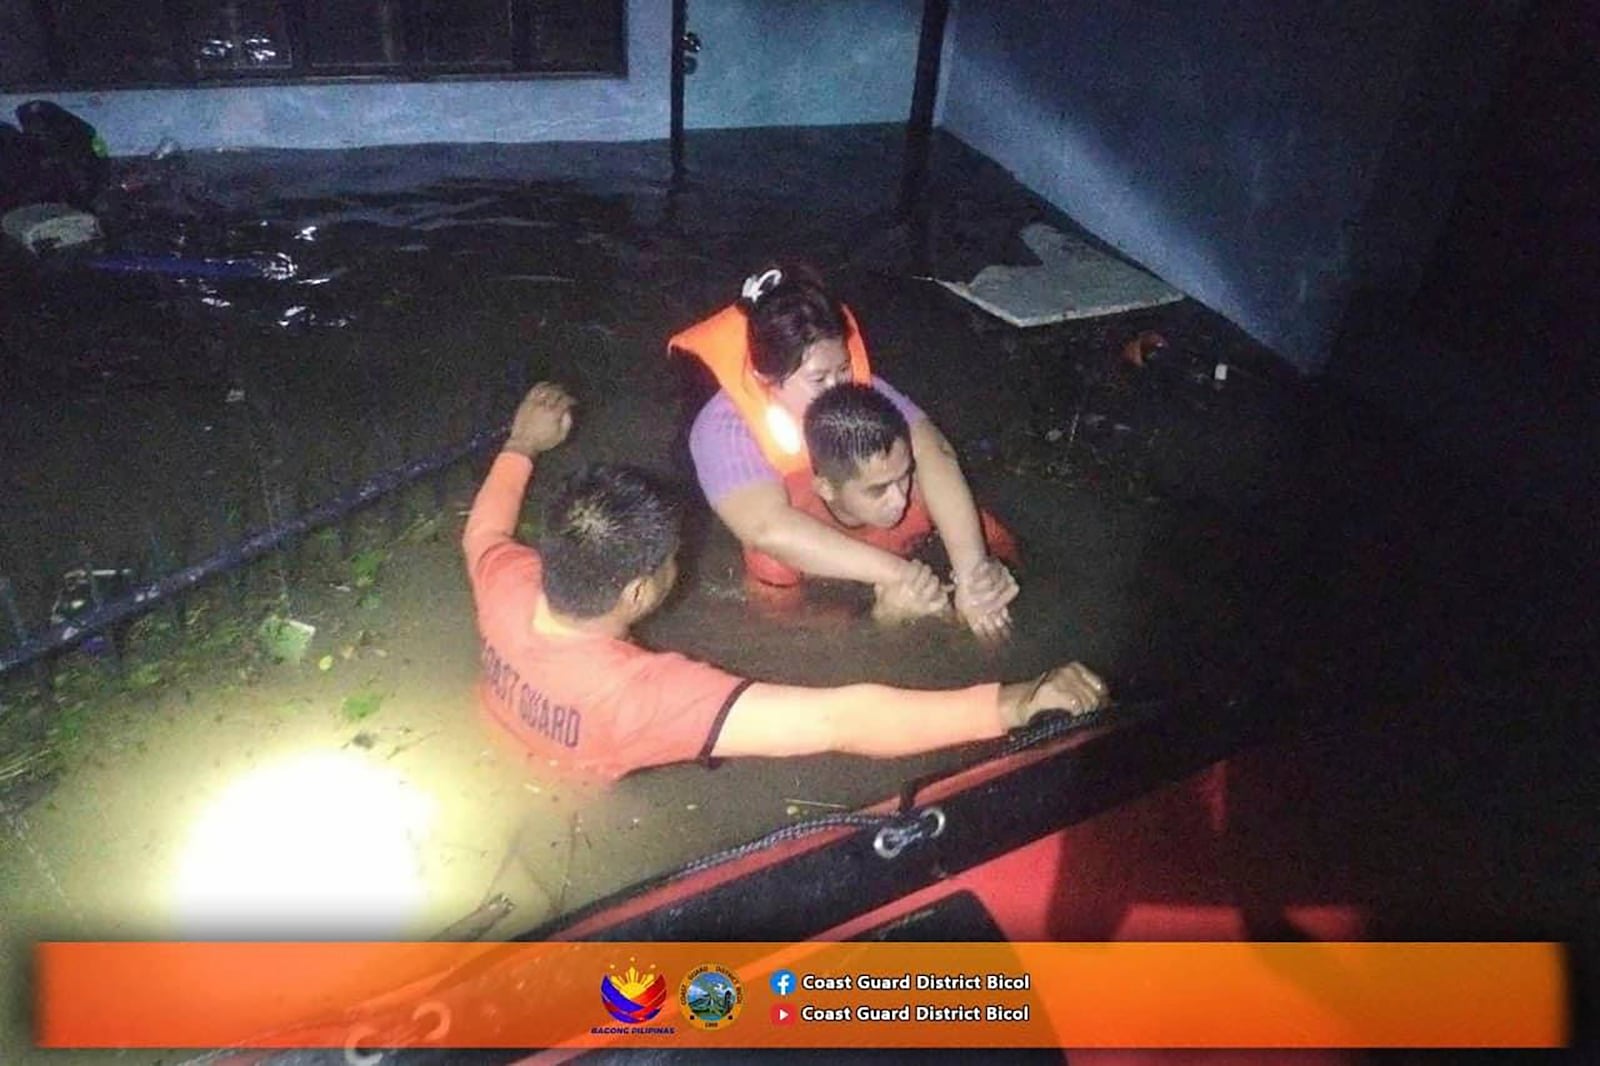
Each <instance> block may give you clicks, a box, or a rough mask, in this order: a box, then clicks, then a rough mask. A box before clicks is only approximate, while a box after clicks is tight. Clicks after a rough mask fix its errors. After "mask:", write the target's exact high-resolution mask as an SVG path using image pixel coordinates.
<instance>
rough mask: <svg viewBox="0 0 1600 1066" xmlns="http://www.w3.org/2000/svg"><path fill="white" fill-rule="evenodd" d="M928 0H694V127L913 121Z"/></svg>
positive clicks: (687, 114) (690, 111)
mask: <svg viewBox="0 0 1600 1066" xmlns="http://www.w3.org/2000/svg"><path fill="white" fill-rule="evenodd" d="M921 27H922V0H825V2H818V0H808V2H795V0H689V28H690V29H691V30H692V31H693V32H694V33H696V34H698V35H699V37H700V39H701V42H702V44H703V47H702V50H701V52H700V55H699V57H698V58H699V69H698V70H697V71H696V72H695V73H694V74H692V75H690V77H689V79H688V82H687V87H686V92H685V104H684V122H685V124H686V125H687V126H689V127H690V128H691V129H721V128H727V127H749V126H837V125H848V124H851V123H870V122H903V121H905V119H906V116H907V114H909V112H910V110H911V90H912V85H913V83H914V82H915V80H916V62H917V40H918V37H919V34H920V32H921Z"/></svg>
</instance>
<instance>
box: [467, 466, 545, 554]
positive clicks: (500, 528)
mask: <svg viewBox="0 0 1600 1066" xmlns="http://www.w3.org/2000/svg"><path fill="white" fill-rule="evenodd" d="M532 476H533V457H532V456H530V455H525V454H520V453H518V452H514V451H503V452H501V453H500V454H499V455H498V456H497V457H496V458H495V461H494V465H493V466H491V467H490V468H489V476H488V477H486V478H484V479H483V485H482V486H481V487H480V488H479V489H478V495H477V498H476V499H474V500H473V501H472V511H471V513H470V514H469V515H468V516H467V528H466V529H465V530H464V531H463V532H462V534H461V550H462V551H463V552H464V553H465V554H466V557H467V571H468V572H469V573H472V574H474V575H475V574H476V573H477V570H478V564H479V563H480V562H482V560H483V557H484V556H485V555H486V554H487V553H488V552H489V550H490V549H491V548H494V547H496V546H497V545H500V544H506V543H509V542H511V541H512V540H513V535H514V534H515V532H516V528H517V518H518V516H519V515H520V514H521V513H522V498H523V495H524V494H525V493H526V492H527V489H528V481H529V479H530V478H531V477H532Z"/></svg>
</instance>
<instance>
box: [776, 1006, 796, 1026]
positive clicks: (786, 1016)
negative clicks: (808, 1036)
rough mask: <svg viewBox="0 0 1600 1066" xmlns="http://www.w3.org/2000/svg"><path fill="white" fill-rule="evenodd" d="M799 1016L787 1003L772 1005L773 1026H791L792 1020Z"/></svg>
mask: <svg viewBox="0 0 1600 1066" xmlns="http://www.w3.org/2000/svg"><path fill="white" fill-rule="evenodd" d="M799 1016H800V1012H799V1011H797V1010H795V1009H794V1008H793V1007H791V1006H789V1004H787V1003H774V1004H773V1005H772V1024H773V1025H793V1024H794V1020H795V1019H796V1018H798V1017H799Z"/></svg>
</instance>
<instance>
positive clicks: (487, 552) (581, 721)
mask: <svg viewBox="0 0 1600 1066" xmlns="http://www.w3.org/2000/svg"><path fill="white" fill-rule="evenodd" d="M532 472H533V463H532V461H531V460H529V459H528V458H526V457H525V456H521V455H516V454H514V453H510V452H504V453H502V454H501V455H500V456H499V458H497V459H496V460H495V463H494V466H493V467H492V469H491V470H490V472H489V477H488V478H487V479H486V480H485V482H484V485H483V488H482V489H481V490H480V491H479V494H478V498H477V500H476V502H475V503H474V504H473V508H472V515H471V517H470V518H469V519H468V522H467V532H466V534H465V536H464V537H463V546H464V548H465V550H466V556H467V572H468V575H469V577H470V579H471V583H472V596H473V600H474V602H475V604H476V606H477V620H478V633H479V635H480V636H481V637H482V641H483V652H482V655H483V664H482V665H483V669H482V676H481V680H480V682H479V686H478V690H479V698H480V700H481V702H482V705H483V708H484V710H485V712H486V713H487V715H488V717H489V718H490V719H491V720H492V721H493V722H494V724H495V725H496V726H497V727H498V728H500V729H502V730H504V731H505V732H506V733H508V734H509V735H510V736H511V737H512V738H513V739H514V740H515V741H516V742H517V744H518V746H519V747H520V748H521V749H522V750H524V751H525V752H526V753H527V755H528V756H529V757H530V758H537V759H543V760H555V761H556V763H557V765H558V766H561V767H564V768H567V769H571V770H577V771H581V772H584V773H588V774H594V775H597V776H600V777H604V778H610V779H615V778H618V777H621V776H623V775H624V774H627V773H629V772H631V771H633V770H639V769H643V768H644V767H647V766H657V765H662V764H665V763H673V762H683V761H685V760H691V759H705V758H709V757H710V754H711V750H712V748H713V747H714V746H715V744H716V741H717V734H718V732H719V731H720V729H721V727H722V722H723V720H724V719H725V718H726V717H727V714H728V712H729V711H730V710H731V709H732V708H733V703H734V701H735V700H736V699H737V698H738V697H739V695H740V694H741V693H742V692H743V691H744V690H745V688H746V687H747V686H748V685H749V684H750V682H748V681H746V680H745V679H743V678H740V677H736V676H734V675H733V674H730V673H727V672H726V671H723V670H719V669H717V668H716V667H714V666H710V665H707V664H706V663H701V662H696V661H694V660H692V659H688V658H685V657H684V656H682V655H677V654H673V653H668V652H652V651H648V650H646V649H644V648H641V647H639V646H638V645H635V644H630V643H628V642H627V641H622V640H616V639H614V638H611V637H607V636H602V635H596V634H590V633H582V632H573V631H570V630H565V629H562V628H559V627H558V626H557V625H556V624H555V623H554V622H553V621H552V620H551V619H550V618H549V617H548V616H547V615H544V614H542V613H540V612H539V611H538V607H539V605H541V604H543V603H544V585H543V581H542V567H541V564H540V559H539V553H538V552H536V551H535V550H534V549H532V548H530V547H528V546H527V545H525V544H519V543H518V542H517V541H516V540H515V539H513V536H512V531H513V530H514V529H515V527H516V520H517V515H518V512H519V511H520V509H521V505H522V498H523V493H524V490H525V489H526V488H527V484H528V479H529V477H530V476H531V474H532ZM536 613H538V614H539V617H538V618H537V619H536V618H535V615H536Z"/></svg>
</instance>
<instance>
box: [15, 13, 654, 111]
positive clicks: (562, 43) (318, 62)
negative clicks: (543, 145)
mask: <svg viewBox="0 0 1600 1066" xmlns="http://www.w3.org/2000/svg"><path fill="white" fill-rule="evenodd" d="M624 4H625V0H0V88H3V89H5V90H7V91H28V90H41V89H88V88H104V89H111V88H134V87H139V86H171V85H208V84H230V83H231V84H238V83H240V82H257V81H305V80H324V79H339V78H365V79H378V80H400V81H408V80H425V79H431V78H447V77H472V76H478V77H516V76H539V75H547V76H551V75H589V76H609V77H620V76H622V75H624V74H626V73H627V55H626V48H625V45H624V39H625V36H624V28H625V22H624Z"/></svg>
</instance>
